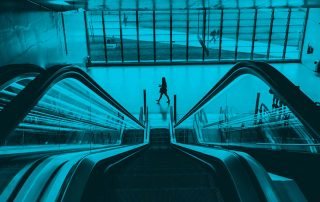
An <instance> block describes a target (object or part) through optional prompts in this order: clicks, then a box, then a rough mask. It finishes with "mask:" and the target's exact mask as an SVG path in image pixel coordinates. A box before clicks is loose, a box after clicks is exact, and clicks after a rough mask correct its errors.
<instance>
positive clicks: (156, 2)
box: [0, 0, 320, 11]
mask: <svg viewBox="0 0 320 202" xmlns="http://www.w3.org/2000/svg"><path fill="white" fill-rule="evenodd" d="M170 7H172V8H173V9H187V8H189V9H201V8H213V9H234V8H242V9H244V8H270V7H282V8H285V7H320V0H1V6H0V9H1V10H54V11H67V10H78V9H84V10H119V9H123V10H136V9H139V10H153V9H156V10H167V9H170Z"/></svg>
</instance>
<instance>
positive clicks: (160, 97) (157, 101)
mask: <svg viewBox="0 0 320 202" xmlns="http://www.w3.org/2000/svg"><path fill="white" fill-rule="evenodd" d="M162 95H163V93H160V97H159V99H158V100H157V102H160V100H161V98H162Z"/></svg>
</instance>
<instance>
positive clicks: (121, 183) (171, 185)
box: [83, 129, 230, 201]
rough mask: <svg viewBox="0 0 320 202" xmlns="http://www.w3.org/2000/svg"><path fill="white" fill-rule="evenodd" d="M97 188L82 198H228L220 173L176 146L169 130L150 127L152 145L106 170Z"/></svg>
mask: <svg viewBox="0 0 320 202" xmlns="http://www.w3.org/2000/svg"><path fill="white" fill-rule="evenodd" d="M99 188H100V189H99ZM98 189H99V190H96V192H93V193H92V194H90V195H87V196H85V198H84V199H83V201H226V198H224V197H223V196H222V192H221V190H220V186H219V182H218V181H217V173H214V172H213V171H212V169H210V168H209V167H206V166H205V165H202V164H201V162H198V161H197V160H195V159H192V158H190V156H187V155H186V154H183V153H181V152H179V151H177V150H176V149H173V148H172V146H170V133H169V130H168V129H151V131H150V146H149V147H148V148H147V149H146V150H145V151H143V152H142V153H141V154H139V155H138V156H137V157H136V158H134V159H132V160H130V161H128V162H126V163H124V164H122V165H121V166H118V167H116V168H112V169H111V170H109V172H106V173H105V175H104V179H103V185H102V186H98ZM229 199H230V198H229Z"/></svg>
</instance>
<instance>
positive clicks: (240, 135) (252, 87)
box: [175, 75, 320, 153]
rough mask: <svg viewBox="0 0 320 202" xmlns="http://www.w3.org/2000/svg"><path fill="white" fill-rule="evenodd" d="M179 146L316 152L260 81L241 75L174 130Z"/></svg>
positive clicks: (304, 132)
mask: <svg viewBox="0 0 320 202" xmlns="http://www.w3.org/2000/svg"><path fill="white" fill-rule="evenodd" d="M175 133H176V138H177V141H178V142H179V141H180V142H184V143H192V141H194V140H192V138H193V139H197V140H198V142H200V143H204V144H214V145H223V146H241V147H251V148H264V149H272V150H294V151H302V152H313V153H315V152H317V151H318V150H319V148H320V147H319V146H320V145H319V144H315V142H316V141H315V140H314V139H313V137H312V136H311V135H310V133H309V132H308V130H307V129H306V128H305V127H304V125H303V124H302V123H301V122H300V120H299V119H298V118H297V117H296V116H295V115H294V113H293V112H292V111H291V110H290V109H289V108H288V107H287V106H286V103H285V102H284V101H283V100H281V99H280V97H279V96H277V95H276V94H275V93H274V91H273V90H272V89H271V88H270V87H269V86H268V85H267V84H266V83H265V82H263V81H262V80H261V79H259V78H257V77H256V76H253V75H242V76H240V77H238V78H237V79H236V80H234V81H233V82H232V83H231V84H229V85H228V86H227V87H226V88H225V89H223V90H222V91H221V92H220V93H219V94H217V95H216V96H214V97H213V98H212V99H211V100H210V101H209V102H208V103H207V104H206V105H204V106H203V107H202V108H201V109H200V110H198V111H197V112H196V113H194V114H193V115H192V116H190V117H189V118H188V119H186V120H185V121H184V122H182V123H181V124H180V125H179V126H178V127H177V128H176V131H175Z"/></svg>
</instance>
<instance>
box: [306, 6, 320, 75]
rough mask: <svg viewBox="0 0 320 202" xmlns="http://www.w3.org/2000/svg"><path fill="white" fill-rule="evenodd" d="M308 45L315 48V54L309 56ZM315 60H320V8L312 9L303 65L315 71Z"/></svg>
mask: <svg viewBox="0 0 320 202" xmlns="http://www.w3.org/2000/svg"><path fill="white" fill-rule="evenodd" d="M308 44H310V45H311V46H312V47H313V48H314V52H313V54H307V49H308ZM315 60H320V8H311V9H310V11H309V19H308V23H307V29H306V35H305V41H304V47H303V52H302V64H303V65H305V66H306V67H307V68H308V69H311V70H315V64H314V61H315Z"/></svg>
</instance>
